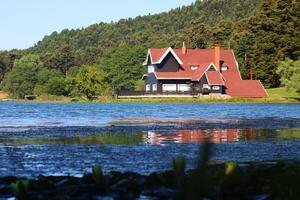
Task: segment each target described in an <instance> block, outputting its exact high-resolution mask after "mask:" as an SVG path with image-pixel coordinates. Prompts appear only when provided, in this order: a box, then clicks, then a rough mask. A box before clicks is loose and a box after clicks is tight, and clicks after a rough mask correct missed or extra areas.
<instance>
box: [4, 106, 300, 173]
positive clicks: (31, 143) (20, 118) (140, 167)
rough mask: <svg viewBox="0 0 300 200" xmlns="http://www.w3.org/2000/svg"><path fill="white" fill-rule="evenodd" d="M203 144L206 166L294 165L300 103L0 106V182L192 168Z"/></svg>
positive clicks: (299, 155) (298, 154) (298, 153)
mask: <svg viewBox="0 0 300 200" xmlns="http://www.w3.org/2000/svg"><path fill="white" fill-rule="evenodd" d="M206 142H211V143H213V144H214V146H213V148H214V152H213V155H212V158H211V161H212V162H224V161H229V160H234V161H237V162H240V163H247V162H252V161H273V160H280V159H294V160H300V105H299V104H188V103H169V104H168V103H160V104H155V103H148V104H147V103H34V102H30V103H25V102H1V103H0V159H1V163H0V176H7V175H16V176H26V177H34V176H37V175H39V174H43V175H73V176H82V175H83V174H84V173H88V172H90V171H91V167H93V166H95V165H101V166H102V167H103V169H104V171H105V172H109V171H114V170H118V171H123V172H124V171H133V172H138V173H141V174H149V173H151V172H155V171H162V170H166V169H170V168H171V167H172V159H173V158H174V157H176V156H185V157H186V159H187V166H188V168H192V167H194V166H195V163H196V161H197V159H198V155H199V149H200V147H201V146H203V144H205V143H206Z"/></svg>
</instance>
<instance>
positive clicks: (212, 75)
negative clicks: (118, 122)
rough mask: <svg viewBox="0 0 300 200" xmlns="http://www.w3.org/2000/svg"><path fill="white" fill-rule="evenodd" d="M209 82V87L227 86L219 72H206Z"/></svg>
mask: <svg viewBox="0 0 300 200" xmlns="http://www.w3.org/2000/svg"><path fill="white" fill-rule="evenodd" d="M205 75H206V78H207V82H208V84H209V85H225V84H224V81H223V79H222V77H221V74H220V73H219V72H218V71H207V72H205Z"/></svg>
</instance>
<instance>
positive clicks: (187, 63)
mask: <svg viewBox="0 0 300 200" xmlns="http://www.w3.org/2000/svg"><path fill="white" fill-rule="evenodd" d="M168 52H169V53H172V54H173V55H174V57H175V59H176V60H177V61H178V63H179V64H180V66H181V67H182V69H181V70H179V71H178V72H156V73H155V74H156V76H157V77H158V78H160V79H163V78H166V79H172V78H173V79H181V78H182V79H191V80H193V81H199V79H200V78H201V77H202V76H203V75H204V74H206V76H207V78H208V82H209V84H211V85H224V84H225V91H226V93H227V94H228V95H230V96H234V97H267V96H268V95H267V93H266V91H265V89H264V87H263V86H262V84H261V82H260V81H254V80H253V81H252V80H242V78H241V75H240V71H239V68H238V65H237V61H236V59H235V56H234V53H233V51H232V50H231V49H221V50H220V54H221V55H220V59H221V61H223V65H226V66H227V67H228V69H227V70H226V71H222V72H220V71H208V70H209V67H210V66H212V63H213V62H214V57H215V55H214V53H215V50H214V49H188V50H187V53H186V54H183V53H182V49H171V48H161V49H155V48H151V49H149V51H148V57H149V56H150V59H151V63H153V64H157V63H159V62H160V61H162V60H163V58H164V57H165V56H166V55H167V54H168ZM148 57H147V60H146V61H145V62H144V65H146V64H147V61H148ZM192 66H198V68H197V69H196V70H192V69H191V67H192ZM213 66H214V65H213ZM222 77H223V78H224V81H223V78H222Z"/></svg>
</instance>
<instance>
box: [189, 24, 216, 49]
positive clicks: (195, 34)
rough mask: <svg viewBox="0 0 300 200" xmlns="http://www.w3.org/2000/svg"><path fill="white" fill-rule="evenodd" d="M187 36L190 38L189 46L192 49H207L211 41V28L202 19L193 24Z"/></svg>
mask: <svg viewBox="0 0 300 200" xmlns="http://www.w3.org/2000/svg"><path fill="white" fill-rule="evenodd" d="M186 35H187V36H188V44H189V45H190V46H191V47H192V48H199V49H205V48H207V47H208V42H209V41H210V40H211V30H210V27H209V26H208V25H206V24H205V23H204V22H203V19H201V18H200V19H197V20H194V21H192V22H191V24H190V26H189V27H188V29H187V31H186Z"/></svg>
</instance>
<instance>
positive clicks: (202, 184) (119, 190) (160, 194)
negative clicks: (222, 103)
mask: <svg viewBox="0 0 300 200" xmlns="http://www.w3.org/2000/svg"><path fill="white" fill-rule="evenodd" d="M209 146H210V145H207V146H206V147H204V149H202V156H201V157H200V159H199V166H198V167H197V168H196V169H193V170H186V169H185V158H184V157H177V158H175V159H174V160H173V169H172V170H167V171H162V172H154V173H151V174H150V175H141V174H138V173H133V172H125V173H121V172H118V171H111V172H110V173H108V174H104V173H103V172H102V168H101V167H100V166H95V167H93V168H92V170H91V173H88V174H84V175H83V176H82V177H73V176H43V175H39V176H37V177H36V178H34V179H26V178H19V177H14V176H7V177H1V178H0V184H1V187H0V198H14V197H16V198H17V199H66V198H68V199H70V198H71V199H103V198H105V199H140V198H142V197H143V199H199V198H205V199H219V198H222V199H232V198H234V199H258V197H264V198H263V199H269V198H270V199H273V198H274V199H276V198H279V197H285V198H287V199H295V198H296V197H299V196H298V195H299V185H300V184H299V180H300V179H299V178H300V175H299V174H300V173H299V172H300V166H299V162H298V161H290V160H276V161H263V162H251V163H236V162H231V161H229V162H226V163H211V162H210V161H209V160H206V159H205V155H207V156H208V159H209V151H210V148H211V147H209ZM216 186H217V187H216ZM287 189H288V190H287ZM287 191H288V196H286V195H287ZM259 199H262V198H259Z"/></svg>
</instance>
